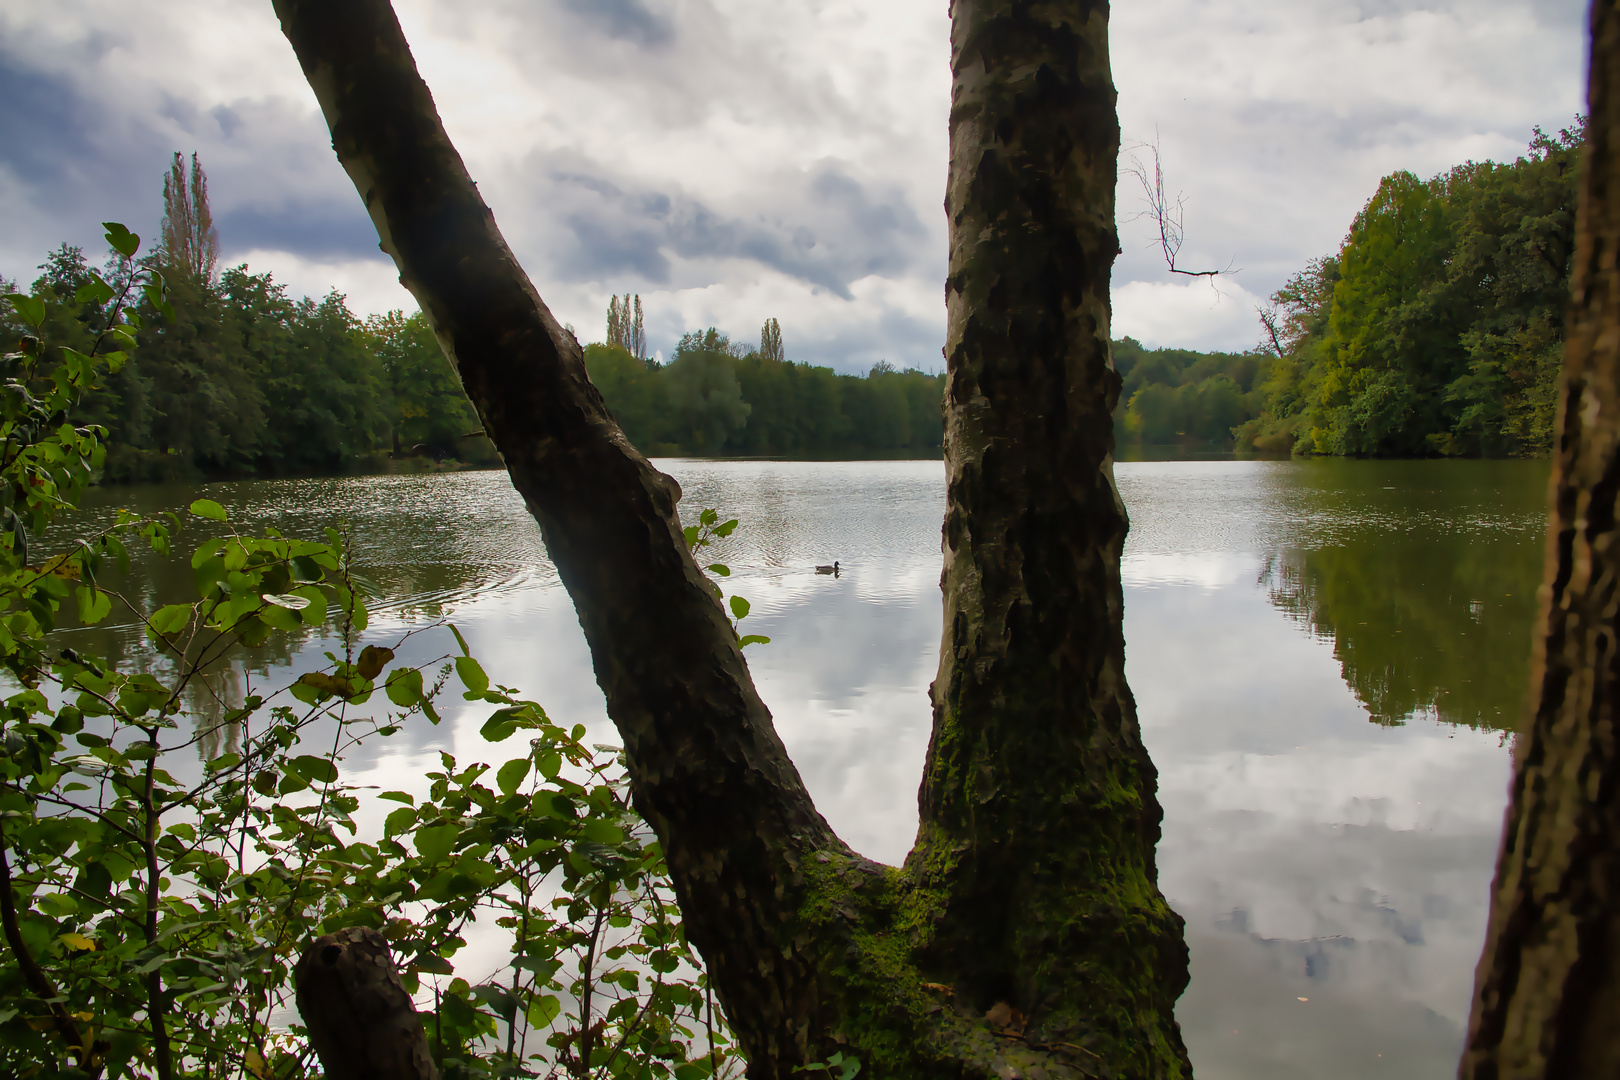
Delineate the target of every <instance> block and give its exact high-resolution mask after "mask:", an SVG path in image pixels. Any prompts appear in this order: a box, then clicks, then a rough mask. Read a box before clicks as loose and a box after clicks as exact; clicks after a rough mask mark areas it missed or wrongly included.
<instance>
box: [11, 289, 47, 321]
mask: <svg viewBox="0 0 1620 1080" xmlns="http://www.w3.org/2000/svg"><path fill="white" fill-rule="evenodd" d="M6 299H7V300H10V301H11V306H12V307H13V308H14V309H15V310H16V312H17V317H18V318H20V319H22V321H23V322H25V323H27V324H28V325H29V326H32V327H33V328H34V329H35V330H38V329H39V324H40V323H42V322H44V321H45V305H44V304H43V303H41V302H40V301H38V300H35V299H34V298H33V297H32V296H25V295H23V294H22V293H8V294H7V295H6Z"/></svg>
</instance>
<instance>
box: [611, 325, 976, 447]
mask: <svg viewBox="0 0 1620 1080" xmlns="http://www.w3.org/2000/svg"><path fill="white" fill-rule="evenodd" d="M626 309H629V298H628V297H627V298H626V299H625V301H623V302H621V301H619V300H617V299H615V301H614V303H613V306H612V307H610V308H609V311H608V340H607V341H606V342H603V343H600V344H593V345H588V346H586V347H585V367H586V370H587V371H589V372H590V376H591V382H592V383H594V384H595V385H596V387H597V388H598V389H599V390H601V391H602V396H603V398H604V399H605V400H606V401H607V405H608V409H609V410H610V411H611V412H612V413H613V417H614V419H615V420H617V421H618V422H619V426H620V427H621V428H623V429H624V433H625V435H626V437H627V438H629V440H630V441H631V443H633V444H634V445H635V446H636V447H637V448H638V449H640V450H641V451H642V452H643V453H645V454H648V455H651V456H659V455H675V454H693V455H732V454H735V455H792V454H808V455H814V456H820V455H827V456H858V455H864V454H907V453H931V452H937V451H938V450H939V448H940V446H941V444H942V442H943V439H944V426H943V420H942V418H941V413H940V402H941V400H942V398H943V394H944V382H945V376H944V375H933V374H930V373H928V372H925V371H918V370H917V369H915V368H907V369H905V370H903V371H901V370H897V369H896V368H895V367H894V365H892V364H890V363H888V362H887V361H879V362H878V363H876V364H874V365H873V366H872V368H871V370H870V371H868V372H867V373H866V374H865V375H840V374H838V373H837V372H835V371H833V369H832V368H829V367H820V366H817V365H814V364H801V363H795V362H793V361H791V360H788V359H787V358H786V354H785V351H784V349H783V345H782V328H781V325H780V324H779V323H778V322H777V321H776V320H775V319H769V320H767V321H766V322H765V324H764V326H763V327H762V328H761V331H760V344H759V346H758V347H752V346H748V345H745V344H744V343H741V342H737V341H733V340H732V339H731V337H730V336H729V335H727V334H725V333H723V332H722V331H720V330H717V329H715V328H714V327H710V328H709V329H707V330H703V331H693V332H691V333H688V334H685V335H683V336H682V337H681V339H680V342H679V344H677V345H676V346H675V352H674V355H673V357H671V359H670V361H669V362H668V363H665V364H660V363H659V362H658V361H657V360H656V359H653V358H651V357H647V356H645V355H638V354H637V353H636V352H635V351H634V350H633V348H632V347H631V345H630V344H629V341H628V340H627V339H628V338H629V337H630V336H633V334H634V331H632V332H630V333H627V332H626V331H625V329H624V327H625V325H626V323H625V320H624V319H623V316H622V315H621V314H620V312H621V311H623V310H626ZM634 310H635V311H636V312H637V313H638V314H639V311H640V298H639V297H637V298H636V301H635V307H634ZM629 325H631V326H635V325H636V320H634V319H632V320H631V321H630V324H629Z"/></svg>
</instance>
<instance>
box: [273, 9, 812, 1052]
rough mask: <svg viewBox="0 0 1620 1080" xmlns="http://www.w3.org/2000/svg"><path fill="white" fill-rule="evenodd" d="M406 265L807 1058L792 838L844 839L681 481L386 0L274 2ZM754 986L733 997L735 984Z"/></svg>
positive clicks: (692, 861)
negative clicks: (614, 382)
mask: <svg viewBox="0 0 1620 1080" xmlns="http://www.w3.org/2000/svg"><path fill="white" fill-rule="evenodd" d="M275 9H276V12H277V14H278V15H279V16H280V18H281V22H282V28H283V30H284V32H285V33H286V35H287V37H288V39H289V40H290V41H291V42H292V45H293V48H294V51H295V52H296V53H297V55H298V58H299V61H300V63H301V64H302V65H303V69H304V74H305V75H306V77H307V78H308V79H309V83H310V86H311V87H312V88H313V89H314V91H315V96H316V98H317V99H318V100H319V102H320V106H321V109H322V111H323V113H324V114H325V116H326V121H327V124H328V125H329V126H330V128H331V131H332V143H333V147H334V148H335V150H336V151H337V156H338V160H339V161H340V162H341V163H342V164H343V167H344V168H345V169H346V170H347V171H348V173H349V176H350V178H351V179H352V180H353V181H354V185H355V188H356V189H357V190H358V191H359V193H360V195H361V198H362V199H363V200H364V201H365V204H366V208H367V210H368V211H369V212H370V214H371V218H372V221H373V222H374V223H375V224H376V226H377V231H378V235H379V236H380V237H381V240H382V248H383V250H384V251H386V252H388V253H389V254H390V255H391V256H393V258H394V260H395V263H396V264H397V265H398V267H399V269H400V280H401V282H402V283H403V284H404V285H405V286H406V288H408V289H410V291H411V293H412V294H413V295H414V296H415V297H416V299H417V302H418V303H419V304H420V305H421V308H422V311H423V313H424V314H425V315H426V316H427V318H428V320H429V322H430V323H431V324H432V326H433V329H434V332H435V334H436V335H437V336H438V339H439V343H440V345H441V346H442V347H443V349H444V351H445V353H446V354H447V355H448V356H449V357H450V359H451V362H452V363H454V364H455V365H456V368H457V370H458V371H459V373H460V376H461V381H462V384H463V386H464V387H465V388H466V390H467V394H468V396H469V397H470V398H471V399H472V402H473V404H474V405H475V406H476V407H477V409H478V412H479V415H480V417H481V418H482V419H483V422H484V426H485V430H486V431H487V432H488V433H489V435H490V437H491V438H492V439H493V440H494V442H495V445H496V446H497V447H498V448H499V450H500V452H501V455H502V457H503V458H504V460H505V464H506V467H507V470H508V471H509V472H510V474H511V477H512V482H513V484H514V485H515V486H516V488H517V490H518V491H519V493H521V494H522V496H523V498H524V500H525V501H526V503H527V506H528V508H529V511H530V512H531V513H532V514H533V515H534V517H535V519H536V520H537V521H538V522H539V524H540V529H541V532H542V534H543V536H544V539H545V543H546V547H547V550H548V551H549V552H550V554H551V557H552V559H553V561H554V562H555V564H556V566H557V571H558V574H559V575H560V577H561V578H562V581H563V584H564V585H565V586H566V587H567V588H568V591H569V593H570V595H571V596H572V597H573V600H574V604H575V607H576V609H577V611H578V613H579V619H580V623H581V625H582V626H583V628H584V631H585V637H586V640H587V642H588V643H589V645H590V648H591V656H592V660H593V662H594V665H595V669H596V677H597V681H598V682H599V683H600V684H601V687H602V690H603V693H604V694H605V695H606V698H607V706H608V712H609V715H611V716H612V718H613V720H614V722H615V723H616V724H617V726H618V728H619V731H620V733H621V735H622V736H623V738H624V742H625V752H626V763H627V765H628V767H629V769H630V771H631V774H632V776H633V778H634V797H635V801H636V807H637V809H638V810H639V811H640V812H641V813H642V814H643V816H645V817H646V818H647V820H648V821H649V822H650V823H651V824H652V825H653V827H654V829H655V830H656V831H657V833H658V835H659V837H660V838H661V839H662V840H663V842H664V844H665V848H666V851H667V853H668V857H669V864H670V869H671V873H672V875H673V878H674V881H675V884H676V888H677V892H678V896H679V899H680V902H681V907H682V909H683V910H684V911H686V912H689V913H690V915H689V916H688V917H687V920H686V921H687V927H688V931H689V933H690V934H691V937H692V939H693V941H694V943H695V944H696V945H697V946H698V948H699V949H700V950H701V951H702V953H703V955H704V956H705V958H707V959H708V961H709V963H710V964H711V965H712V966H713V967H714V970H715V974H716V982H717V988H718V989H719V991H720V994H721V998H722V1001H724V1002H725V1003H727V1004H728V1005H731V1006H732V1008H731V1009H730V1015H731V1016H732V1017H733V1022H734V1023H735V1024H736V1025H737V1028H738V1034H739V1036H740V1037H741V1038H742V1040H743V1044H744V1045H745V1046H747V1047H749V1049H750V1051H751V1052H752V1053H755V1054H757V1055H759V1056H761V1057H774V1056H777V1055H781V1056H783V1057H784V1058H786V1059H788V1060H793V1059H796V1058H797V1055H798V1052H799V1049H800V1048H801V1046H802V1043H803V1040H804V1036H805V1030H806V1028H807V1027H808V1026H809V1022H808V1021H809V1017H810V1015H811V1014H812V1013H813V1012H814V1011H815V1000H816V984H817V979H816V961H815V959H814V958H813V957H811V956H808V955H805V954H804V953H803V952H801V951H800V950H799V949H798V948H797V947H796V945H795V942H794V940H793V938H792V936H791V930H790V926H789V924H790V923H791V921H792V918H793V915H794V913H795V912H796V911H797V909H798V906H799V902H800V901H801V899H802V898H803V893H804V887H803V883H802V882H796V881H795V880H794V874H795V869H794V868H795V866H796V865H797V863H798V861H799V860H800V858H801V853H802V852H805V851H813V850H819V849H835V850H842V849H841V846H840V845H839V843H838V841H837V838H836V837H834V836H833V834H832V832H831V830H830V829H829V828H828V827H827V825H826V823H825V822H824V821H823V820H822V818H821V817H820V815H819V814H817V812H816V810H815V807H814V805H812V803H811V801H810V798H809V795H808V794H807V793H806V792H805V790H804V785H803V783H802V782H801V781H800V779H799V776H798V773H797V771H796V770H795V769H794V767H793V764H792V763H791V762H790V761H789V760H788V757H787V754H786V752H785V751H784V749H783V747H782V744H781V740H780V739H779V738H778V737H777V735H776V732H775V729H774V728H773V727H772V725H771V718H770V714H769V713H768V711H767V710H766V708H765V706H764V704H763V703H762V702H761V701H760V699H759V695H758V694H757V693H756V691H755V689H754V685H753V682H752V680H751V679H750V677H749V674H748V670H747V668H746V667H745V665H744V664H743V660H742V655H741V653H740V651H739V650H738V648H737V643H736V636H735V634H734V633H733V632H732V630H731V626H730V623H729V622H728V621H727V619H726V617H725V615H724V613H723V612H722V611H721V609H720V607H719V604H718V603H717V602H716V601H715V599H714V597H713V596H712V594H710V592H709V591H708V590H707V588H706V587H705V585H704V583H703V579H702V575H701V574H700V572H699V570H698V568H697V566H696V564H695V563H694V562H693V560H692V558H691V556H690V555H689V554H688V552H687V550H686V545H685V543H684V540H683V538H682V535H681V527H680V522H679V519H678V518H677V516H676V513H675V504H676V500H677V499H678V498H679V497H680V489H679V487H678V486H677V485H676V484H675V482H674V481H673V480H672V479H670V478H669V477H667V476H665V475H663V474H661V473H659V472H658V471H657V470H655V469H654V468H652V466H651V465H649V464H648V463H647V461H646V459H645V458H643V457H642V456H641V455H640V454H638V453H637V452H636V451H635V450H634V449H633V448H632V447H631V446H630V444H629V443H628V442H627V441H626V440H625V438H624V436H623V435H622V434H621V433H620V431H619V429H618V427H617V426H616V425H615V424H614V423H613V421H612V419H611V418H610V417H609V415H608V412H607V409H606V407H605V406H604V404H603V402H602V397H601V395H600V394H599V393H598V392H597V390H596V388H595V387H593V386H592V385H591V383H590V381H589V379H588V378H587V377H586V374H585V365H584V360H583V356H582V353H581V350H580V347H579V344H578V343H577V342H576V341H575V340H574V338H573V335H571V334H569V333H568V332H567V331H566V330H564V329H563V328H562V327H561V326H560V325H558V323H557V321H556V319H554V318H553V317H552V315H551V312H550V311H549V310H548V309H547V308H546V305H545V304H544V303H543V302H542V301H541V299H540V296H539V295H538V293H536V292H535V289H534V287H533V285H532V284H530V282H529V280H528V278H527V276H525V274H524V273H523V271H522V269H521V268H520V267H519V266H518V263H517V260H516V259H515V258H514V257H513V255H512V252H511V250H510V249H509V248H508V247H507V245H506V242H505V240H504V239H503V238H502V237H501V234H500V232H499V230H498V229H497V228H496V225H495V219H494V215H493V214H492V212H491V211H490V209H489V208H488V207H487V206H485V205H484V202H483V200H482V199H481V198H480V197H479V194H478V190H477V188H476V186H475V185H474V184H473V182H472V179H471V178H470V177H469V176H468V174H467V170H466V168H465V167H464V165H463V164H462V161H461V157H460V155H459V154H457V152H456V150H455V147H454V146H452V145H451V143H450V140H449V138H448V136H447V135H446V134H445V132H444V128H443V125H442V124H441V123H440V120H439V116H438V112H437V109H436V108H435V106H434V104H433V99H432V96H431V94H430V93H429V92H428V88H427V86H426V85H425V84H424V83H423V82H422V79H421V78H420V76H419V75H418V74H417V72H416V67H415V64H414V61H413V60H412V57H411V54H410V50H409V47H408V46H407V45H406V42H405V39H404V35H403V34H402V33H401V31H400V29H399V24H398V22H397V21H396V20H395V18H394V14H393V11H392V9H391V8H390V6H389V4H388V3H387V2H386V0H276V3H275ZM740 1002H750V1003H757V1007H751V1008H744V1007H738V1005H737V1003H740Z"/></svg>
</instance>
